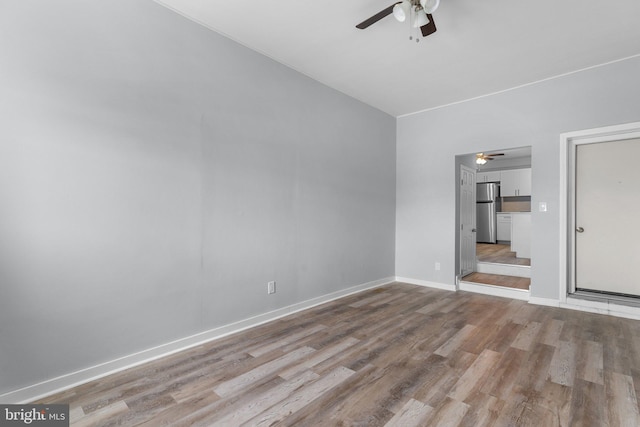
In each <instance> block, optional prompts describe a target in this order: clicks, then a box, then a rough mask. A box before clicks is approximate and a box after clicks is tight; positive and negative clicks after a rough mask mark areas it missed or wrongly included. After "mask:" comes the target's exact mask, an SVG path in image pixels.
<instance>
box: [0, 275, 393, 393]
mask: <svg viewBox="0 0 640 427" xmlns="http://www.w3.org/2000/svg"><path fill="white" fill-rule="evenodd" d="M394 281H395V277H387V278H384V279H379V280H374V281H372V282H367V283H363V284H360V285H356V286H352V287H350V288H347V289H343V290H340V291H336V292H332V293H330V294H326V295H322V296H319V297H316V298H311V299H309V300H306V301H302V302H299V303H296V304H292V305H289V306H287V307H283V308H279V309H277V310H273V311H270V312H268V313H264V314H260V315H257V316H253V317H250V318H248V319H244V320H241V321H238V322H234V323H230V324H227V325H224V326H220V327H218V328H214V329H210V330H208V331H205V332H201V333H198V334H195V335H191V336H189V337H185V338H181V339H178V340H175V341H172V342H168V343H166V344H161V345H159V346H157V347H153V348H149V349H146V350H143V351H140V352H137V353H133V354H130V355H127V356H124V357H120V358H118V359H114V360H111V361H109V362H105V363H101V364H99V365H95V366H92V367H89V368H85V369H81V370H78V371H75V372H71V373H68V374H65V375H61V376H59V377H57V378H52V379H49V380H46V381H42V382H40V383H37V384H33V385H30V386H27V387H23V388H21V389H18V390H14V391H10V392H8V393H5V394H2V395H0V402H3V403H7V404H11V403H27V402H32V401H34V400H38V399H41V398H43V397H45V396H48V395H51V394H54V393H58V392H61V391H64V390H66V389H68V388H71V387H75V386H78V385H80V384H84V383H87V382H89V381H93V380H96V379H98V378H102V377H104V376H107V375H110V374H114V373H116V372H120V371H123V370H125V369H129V368H132V367H134V366H138V365H141V364H143V363H147V362H150V361H152V360H156V359H159V358H161V357H165V356H168V355H170V354H174V353H177V352H180V351H183V350H187V349H189V348H192V347H195V346H198V345H201V344H204V343H207V342H209V341H213V340H216V339H219V338H222V337H225V336H227V335H231V334H234V333H237V332H240V331H243V330H245V329H249V328H253V327H255V326H258V325H261V324H263V323H267V322H271V321H273V320H276V319H279V318H281V317H284V316H288V315H290V314H293V313H296V312H298V311H301V310H306V309H309V308H311V307H315V306H317V305H320V304H324V303H326V302H329V301H333V300H336V299H339V298H342V297H345V296H348V295H352V294H355V293H358V292H362V291H365V290H368V289H373V288H377V287H380V286H384V285H387V284H389V283H393V282H394Z"/></svg>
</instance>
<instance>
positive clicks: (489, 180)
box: [456, 147, 531, 299]
mask: <svg viewBox="0 0 640 427" xmlns="http://www.w3.org/2000/svg"><path fill="white" fill-rule="evenodd" d="M478 154H479V153H470V154H464V155H458V156H456V166H457V168H459V169H458V173H457V177H458V190H457V191H458V196H459V197H458V215H457V217H458V221H457V227H458V228H457V237H458V245H457V246H458V251H459V252H458V255H459V265H458V272H457V283H458V288H459V289H461V290H469V291H473V292H481V293H489V294H494V295H500V296H508V297H512V298H519V299H528V297H529V286H530V280H531V279H530V277H531V261H530V257H531V255H530V250H529V248H530V241H529V240H526V239H525V240H522V239H519V240H518V241H519V242H523V241H524V242H525V243H526V244H525V246H526V249H527V250H526V251H525V250H524V248H522V247H521V248H520V250H521V251H520V252H516V251H515V249H514V248H513V247H512V245H511V230H512V229H511V217H512V216H515V215H519V218H518V219H517V221H516V222H518V224H521V223H523V222H526V223H527V226H528V230H530V224H531V223H530V215H531V213H530V212H531V147H522V148H516V149H505V150H493V151H490V152H483V153H482V154H483V156H484V157H485V158H486V159H488V160H486V161H485V162H484V165H480V164H479V163H478V162H477V159H478ZM469 169H471V170H472V172H473V177H474V178H475V181H476V186H477V187H480V186H484V187H487V188H484V187H483V188H480V189H476V193H477V194H492V193H495V194H496V196H497V197H496V198H495V203H493V205H494V206H491V207H490V206H488V204H487V202H489V200H484V198H485V196H483V200H481V201H478V200H475V199H472V200H471V202H469V200H468V194H469V190H465V187H468V183H469V182H473V181H472V180H471V179H470V178H466V176H467V175H469V174H470V172H469ZM502 174H504V175H505V180H504V182H502V180H501V175H502ZM521 176H527V177H528V178H527V179H524V180H522V179H521V178H519V177H521ZM513 177H516V178H517V179H519V180H520V181H516V184H515V188H514V179H513ZM501 186H505V187H506V188H505V190H504V192H503V194H500V193H499V190H500V187H501ZM490 187H493V188H490ZM480 190H482V191H480ZM486 190H491V191H486ZM478 191H479V192H478ZM479 206H480V207H482V208H483V209H482V212H481V213H482V215H478V214H477V212H478V211H477V209H478V207H479ZM473 214H475V215H473ZM472 215H473V216H475V217H476V218H475V219H476V220H474V221H473V229H475V230H477V232H476V233H468V234H467V235H466V236H465V234H464V231H465V230H468V228H467V227H468V226H467V225H466V223H468V222H469V218H470V217H471V216H472ZM487 217H489V218H490V221H491V222H490V224H489V225H484V227H489V228H490V229H491V232H490V235H491V237H487V233H486V231H487V230H486V228H485V229H484V230H481V228H482V227H483V224H484V222H486V221H487ZM480 222H482V223H483V224H480ZM518 230H520V228H518ZM505 233H506V234H505ZM469 235H472V238H473V239H475V240H477V241H473V242H472V245H469V244H468V242H469ZM470 246H471V247H472V250H470V249H469V247H470ZM469 254H472V255H471V256H473V261H472V262H469V261H468V258H469V256H470V255H469Z"/></svg>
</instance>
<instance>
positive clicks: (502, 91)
mask: <svg viewBox="0 0 640 427" xmlns="http://www.w3.org/2000/svg"><path fill="white" fill-rule="evenodd" d="M156 1H157V0H156ZM638 56H640V54H636V55H631V56H627V57H625V58H620V59H614V60H613V61H609V62H605V63H602V64H597V65H592V66H590V67H585V68H581V69H579V70H575V71H569V72H568V73H562V74H558V75H555V76H551V77H547V78H544V79H540V80H536V81H534V82H529V83H524V84H521V85H518V86H513V87H510V88H507V89H503V90H498V91H495V92H491V93H486V94H484V95H479V96H474V97H473V98H467V99H463V100H460V101H454V102H450V103H448V104H443V105H438V106H436V107H430V108H425V109H423V110H418V111H414V112H413V113H405V114H400V115H399V116H396V118H397V119H399V118H402V117H407V116H412V115H414V114H420V113H426V112H427V111H432V110H439V109H440V108H445V107H450V106H452V105H457V104H462V103H465V102H469V101H475V100H476V99H482V98H486V97H488V96H493V95H499V94H501V93H505V92H511V91H512V90H516V89H520V88H524V87H527V86H533V85H537V84H538V83H543V82H546V81H549V80H554V79H558V78H561V77H566V76H570V75H572V74H576V73H581V72H583V71H588V70H591V69H594V68H599V67H604V66H606V65H611V64H615V63H616V62H622V61H627V60H629V59H633V58H637V57H638Z"/></svg>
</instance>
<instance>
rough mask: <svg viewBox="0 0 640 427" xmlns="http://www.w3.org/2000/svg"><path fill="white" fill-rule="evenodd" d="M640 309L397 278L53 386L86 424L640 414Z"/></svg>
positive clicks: (611, 421)
mask: <svg viewBox="0 0 640 427" xmlns="http://www.w3.org/2000/svg"><path fill="white" fill-rule="evenodd" d="M638 396H640V322H639V321H634V320H628V319H620V318H615V317H609V316H604V315H596V314H591V313H583V312H578V311H572V310H564V309H559V308H552V307H543V306H535V305H530V304H528V303H526V302H524V301H516V300H510V299H505V298H499V297H493V296H487V295H480V294H474V293H467V292H448V291H442V290H437V289H430V288H423V287H418V286H413V285H407V284H402V283H395V284H391V285H388V286H384V287H381V288H377V289H374V290H369V291H366V292H362V293H359V294H355V295H351V296H348V297H345V298H342V299H340V300H337V301H333V302H330V303H327V304H324V305H320V306H317V307H314V308H312V309H308V310H305V311H301V312H298V313H296V314H293V315H291V316H288V317H285V318H282V319H279V320H276V321H273V322H270V323H268V324H264V325H261V326H258V327H255V328H252V329H250V330H247V331H243V332H241V333H237V334H234V335H231V336H228V337H225V338H222V339H220V340H216V341H213V342H210V343H207V344H205V345H201V346H199V347H195V348H193V349H190V350H187V351H184V352H181V353H177V354H174V355H171V356H168V357H165V358H163V359H160V360H157V361H154V362H151V363H147V364H145V365H142V366H139V367H136V368H132V369H129V370H127V371H123V372H120V373H116V374H114V375H111V376H108V377H105V378H102V379H99V380H96V381H92V382H90V383H87V384H84V385H81V386H78V387H75V388H73V389H70V390H67V391H65V392H62V393H60V394H58V395H55V396H51V397H49V398H47V399H44V400H43V401H42V402H43V403H68V404H70V407H71V417H72V425H73V426H115V425H123V426H160V425H170V426H213V425H217V426H239V425H247V426H263V425H264V426H271V425H277V426H385V425H386V426H402V427H410V426H474V427H475V426H545V427H549V426H638V425H640V416H639V411H638Z"/></svg>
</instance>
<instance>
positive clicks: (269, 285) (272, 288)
mask: <svg viewBox="0 0 640 427" xmlns="http://www.w3.org/2000/svg"><path fill="white" fill-rule="evenodd" d="M267 293H268V294H275V293H276V282H275V281H273V282H268V283H267Z"/></svg>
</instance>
